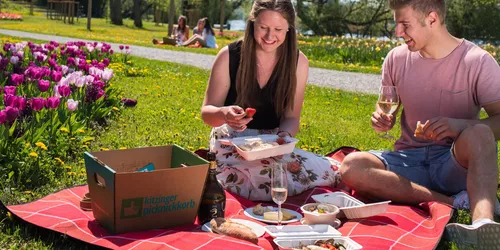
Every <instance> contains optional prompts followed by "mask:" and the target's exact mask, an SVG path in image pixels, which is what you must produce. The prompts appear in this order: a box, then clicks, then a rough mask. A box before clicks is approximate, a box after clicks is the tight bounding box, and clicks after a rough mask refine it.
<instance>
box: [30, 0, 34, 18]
mask: <svg viewBox="0 0 500 250" xmlns="http://www.w3.org/2000/svg"><path fill="white" fill-rule="evenodd" d="M33 1H35V0H31V1H30V16H33V5H34V3H33Z"/></svg>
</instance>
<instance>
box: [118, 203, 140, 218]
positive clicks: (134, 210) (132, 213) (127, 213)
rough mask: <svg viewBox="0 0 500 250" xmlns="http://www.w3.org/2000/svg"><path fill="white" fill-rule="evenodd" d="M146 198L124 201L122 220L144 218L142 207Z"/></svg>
mask: <svg viewBox="0 0 500 250" xmlns="http://www.w3.org/2000/svg"><path fill="white" fill-rule="evenodd" d="M143 204H144V198H133V199H124V200H122V210H121V213H120V219H132V218H138V217H141V216H142V205H143Z"/></svg>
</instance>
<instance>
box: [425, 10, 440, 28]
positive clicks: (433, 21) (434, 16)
mask: <svg viewBox="0 0 500 250" xmlns="http://www.w3.org/2000/svg"><path fill="white" fill-rule="evenodd" d="M427 20H428V21H429V25H431V26H432V25H433V24H436V23H439V15H438V14H437V13H436V12H435V11H431V12H430V13H429V15H427Z"/></svg>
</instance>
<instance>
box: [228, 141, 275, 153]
mask: <svg viewBox="0 0 500 250" xmlns="http://www.w3.org/2000/svg"><path fill="white" fill-rule="evenodd" d="M276 146H279V144H278V143H277V142H274V141H273V142H265V141H262V140H258V141H251V142H247V143H245V144H240V145H238V147H239V148H241V149H242V150H243V151H255V150H262V149H266V148H272V147H276Z"/></svg>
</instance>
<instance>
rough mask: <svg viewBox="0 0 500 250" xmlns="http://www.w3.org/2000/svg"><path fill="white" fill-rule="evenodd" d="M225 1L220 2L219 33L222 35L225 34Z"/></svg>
mask: <svg viewBox="0 0 500 250" xmlns="http://www.w3.org/2000/svg"><path fill="white" fill-rule="evenodd" d="M225 2H226V1H225V0H220V22H219V23H220V27H219V31H220V34H221V35H222V34H223V33H224V7H225V5H226V4H225Z"/></svg>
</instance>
